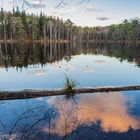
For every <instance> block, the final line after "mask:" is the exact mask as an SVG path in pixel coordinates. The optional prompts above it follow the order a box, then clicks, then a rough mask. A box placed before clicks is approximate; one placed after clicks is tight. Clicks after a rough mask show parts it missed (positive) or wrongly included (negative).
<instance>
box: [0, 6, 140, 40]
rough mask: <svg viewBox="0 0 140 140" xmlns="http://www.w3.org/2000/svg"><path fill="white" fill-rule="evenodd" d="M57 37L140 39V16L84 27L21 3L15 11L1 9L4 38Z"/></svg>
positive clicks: (0, 30)
mask: <svg viewBox="0 0 140 140" xmlns="http://www.w3.org/2000/svg"><path fill="white" fill-rule="evenodd" d="M20 39H23V40H43V41H44V40H46V41H47V40H55V41H75V40H76V41H79V42H82V41H86V42H89V41H93V42H98V41H100V42H101V41H103V42H115V41H117V42H130V41H133V42H136V41H137V42H138V41H140V20H139V19H138V18H135V19H132V20H124V21H123V22H122V23H121V24H117V25H115V24H114V25H110V26H105V27H80V26H76V25H74V24H73V23H72V22H71V20H69V19H68V20H66V21H64V20H62V19H59V18H58V17H52V16H47V15H45V14H43V13H42V12H41V13H40V15H34V14H27V13H26V12H25V11H20V10H19V8H18V7H17V8H16V10H15V9H14V8H13V11H12V12H6V11H4V10H3V9H1V11H0V40H5V41H6V40H20Z"/></svg>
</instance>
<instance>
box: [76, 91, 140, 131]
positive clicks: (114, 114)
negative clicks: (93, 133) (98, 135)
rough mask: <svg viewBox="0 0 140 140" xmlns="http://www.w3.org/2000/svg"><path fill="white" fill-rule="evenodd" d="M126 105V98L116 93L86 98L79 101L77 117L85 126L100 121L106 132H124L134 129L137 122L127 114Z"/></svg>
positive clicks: (137, 124)
mask: <svg viewBox="0 0 140 140" xmlns="http://www.w3.org/2000/svg"><path fill="white" fill-rule="evenodd" d="M126 103H127V100H126V98H125V97H124V96H123V95H121V94H118V93H113V94H104V95H101V94H98V95H96V96H87V97H85V98H83V99H82V100H81V102H80V105H79V110H77V114H78V115H77V116H78V119H79V120H81V119H82V121H83V122H84V123H86V124H90V123H91V122H96V121H98V120H100V121H101V126H102V128H103V130H104V131H106V132H108V131H118V132H125V131H127V130H128V129H129V127H130V126H131V127H132V128H134V129H136V128H138V127H139V122H138V121H137V120H136V119H135V118H133V117H132V116H131V115H130V114H128V107H127V105H126ZM85 114H86V115H85Z"/></svg>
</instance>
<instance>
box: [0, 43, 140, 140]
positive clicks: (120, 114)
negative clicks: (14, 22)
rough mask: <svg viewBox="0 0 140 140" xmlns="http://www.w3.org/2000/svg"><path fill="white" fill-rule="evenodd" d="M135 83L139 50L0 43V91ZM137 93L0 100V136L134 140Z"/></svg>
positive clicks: (138, 132) (138, 119) (138, 122)
mask: <svg viewBox="0 0 140 140" xmlns="http://www.w3.org/2000/svg"><path fill="white" fill-rule="evenodd" d="M66 76H68V77H71V78H73V79H74V80H76V81H77V82H78V87H102V86H127V85H139V84H140V46H139V45H137V44H129V45H120V44H105V43H80V44H79V43H65V44H56V43H51V44H39V43H38V44H22V43H20V44H19V43H17V44H16V43H11V44H10V43H9V44H0V89H1V90H2V91H7V90H8V91H14V90H23V89H56V88H63V87H64V81H65V77H66ZM139 105H140V91H131V92H130V91H128V92H112V93H95V94H88V93H87V94H84V95H75V96H74V97H73V98H72V99H67V98H66V97H65V96H60V97H45V98H36V99H28V100H11V101H1V102H0V132H1V133H0V138H1V139H10V138H11V139H23V140H24V139H25V140H27V139H29V140H34V139H36V140H40V139H41V140H46V139H48V140H49V139H50V140H78V139H79V140H89V139H96V140H102V139H104V140H124V139H131V140H138V139H139V138H140V108H139Z"/></svg>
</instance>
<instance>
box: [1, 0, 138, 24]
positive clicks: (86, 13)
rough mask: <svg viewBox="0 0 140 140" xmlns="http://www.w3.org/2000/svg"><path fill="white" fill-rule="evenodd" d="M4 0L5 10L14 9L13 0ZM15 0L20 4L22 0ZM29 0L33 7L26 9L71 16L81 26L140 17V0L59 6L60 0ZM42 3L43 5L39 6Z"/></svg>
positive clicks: (97, 0) (75, 1) (72, 1)
mask: <svg viewBox="0 0 140 140" xmlns="http://www.w3.org/2000/svg"><path fill="white" fill-rule="evenodd" d="M2 1H3V7H4V9H5V10H10V9H12V6H13V3H12V1H13V0H1V2H0V6H2ZM15 1H17V4H18V5H19V3H20V4H21V1H22V0H15ZM27 1H28V2H29V3H32V4H33V7H31V8H29V7H28V6H25V8H26V11H28V12H30V13H32V12H33V13H39V12H40V11H43V12H44V13H45V14H47V15H53V16H59V17H60V18H63V19H65V20H66V19H68V18H69V19H71V20H72V21H73V22H74V23H75V24H77V25H81V26H97V25H101V26H104V25H110V24H114V23H115V24H117V23H120V22H122V21H123V20H124V19H125V18H127V19H131V18H134V17H140V8H139V7H140V0H85V2H82V3H80V4H78V2H79V1H81V0H65V1H66V3H67V4H66V5H62V7H57V8H56V6H57V4H58V3H59V0H42V2H40V1H41V0H27ZM88 1H89V2H88ZM40 3H41V6H39V7H38V4H40ZM14 4H16V3H14ZM20 6H21V5H20Z"/></svg>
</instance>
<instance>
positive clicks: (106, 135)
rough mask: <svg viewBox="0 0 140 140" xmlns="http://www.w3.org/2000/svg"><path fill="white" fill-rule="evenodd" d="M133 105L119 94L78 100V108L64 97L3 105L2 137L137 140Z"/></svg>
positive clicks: (138, 127)
mask: <svg viewBox="0 0 140 140" xmlns="http://www.w3.org/2000/svg"><path fill="white" fill-rule="evenodd" d="M134 102H135V100H131V102H130V99H129V98H128V97H127V96H125V95H124V94H122V93H117V92H116V93H108V94H107V93H103V94H100V93H98V94H94V95H84V96H79V99H78V104H76V103H75V102H74V101H73V100H70V101H65V100H64V98H63V97H51V98H38V99H32V100H22V101H7V103H5V104H1V105H0V107H1V110H0V129H1V134H0V137H1V138H5V137H7V138H11V139H52V140H62V139H63V140H64V139H69V140H77V139H80V140H81V139H85V140H87V139H91V138H92V139H93V138H94V139H95V138H96V139H97V140H100V139H105V140H106V139H110V140H116V139H119V140H124V139H129V138H131V139H132V140H138V139H137V138H139V137H140V121H139V119H140V118H139V116H137V114H132V113H130V112H131V110H130V109H131V108H132V107H131V106H133V108H134V107H135V104H134ZM128 104H129V105H128ZM17 105H18V106H17ZM10 106H11V107H10ZM15 106H17V108H15ZM14 112H16V113H14Z"/></svg>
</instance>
